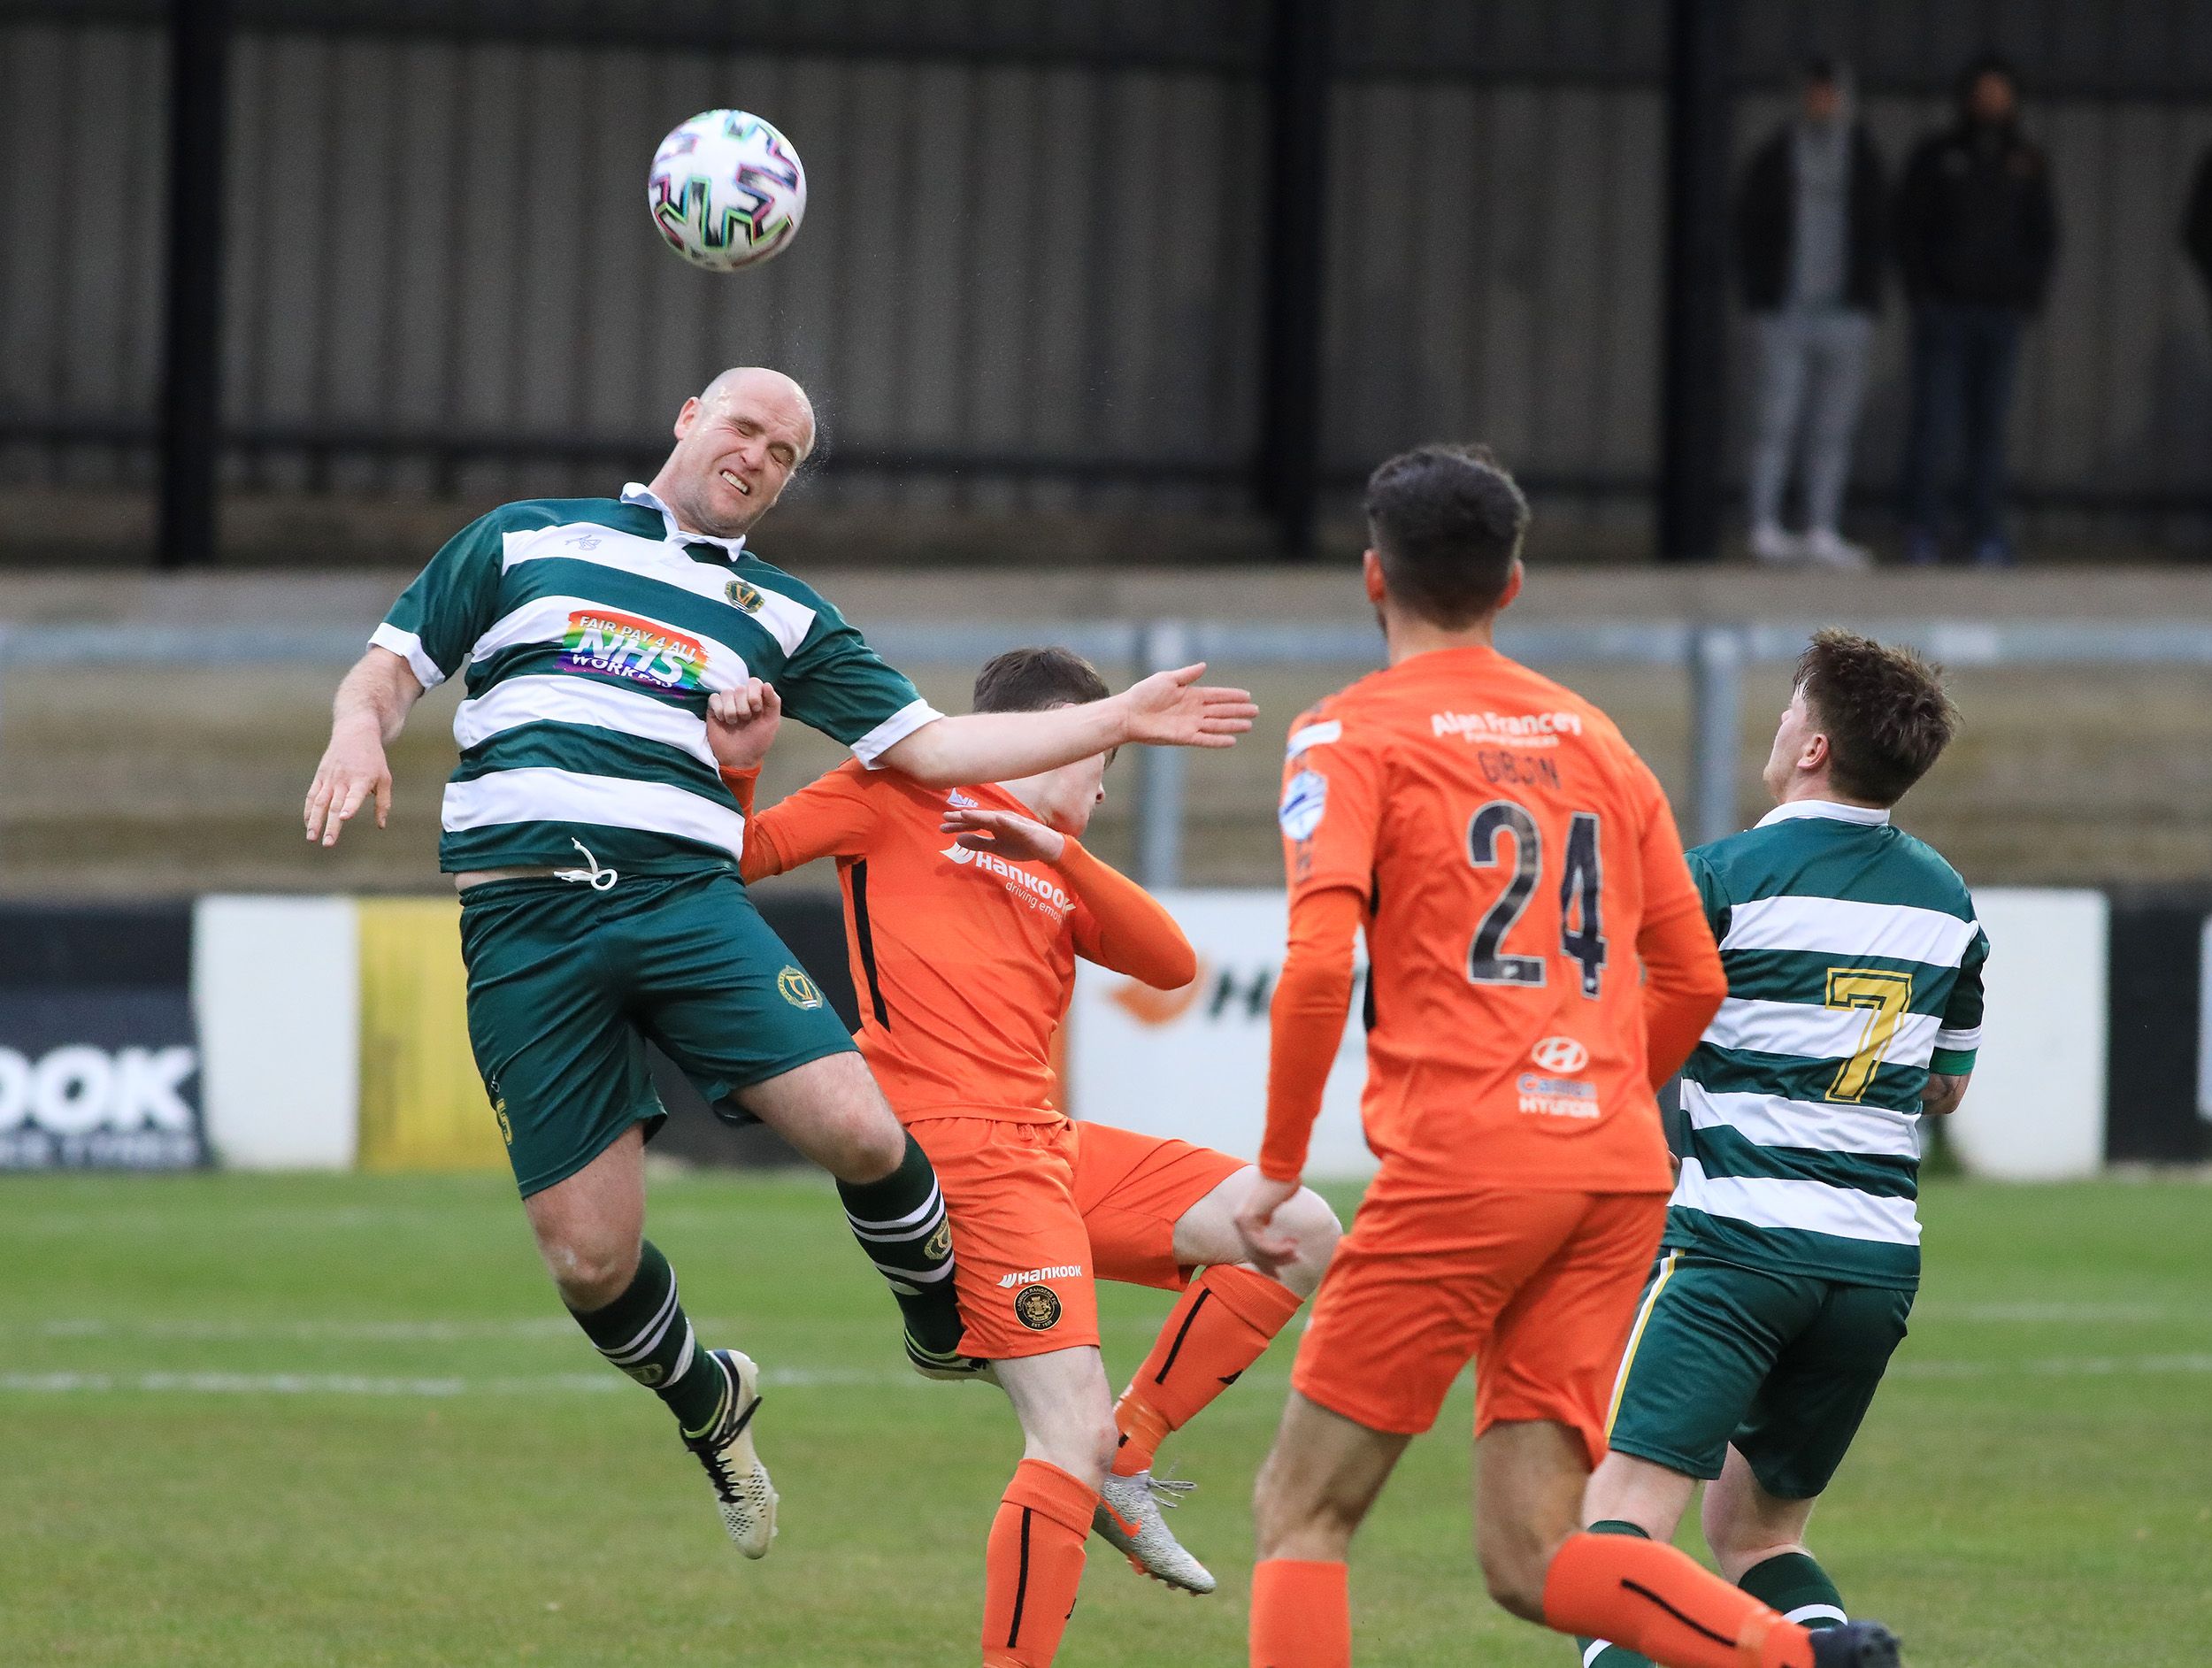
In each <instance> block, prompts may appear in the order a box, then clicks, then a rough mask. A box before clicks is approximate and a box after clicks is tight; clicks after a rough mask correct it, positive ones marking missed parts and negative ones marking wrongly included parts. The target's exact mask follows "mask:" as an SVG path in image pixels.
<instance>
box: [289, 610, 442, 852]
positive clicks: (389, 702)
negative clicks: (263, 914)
mask: <svg viewBox="0 0 2212 1668" xmlns="http://www.w3.org/2000/svg"><path fill="white" fill-rule="evenodd" d="M420 699H422V681H421V680H420V679H419V678H417V677H416V676H415V673H414V671H413V669H412V668H411V667H410V666H409V665H408V664H407V662H406V659H405V658H404V657H403V656H400V655H396V654H394V653H393V652H392V651H391V650H388V649H372V650H369V651H368V653H366V654H365V655H363V656H362V657H361V658H360V659H359V660H358V661H357V662H356V663H355V664H354V668H353V670H352V671H351V672H349V673H346V675H345V680H344V681H342V683H340V684H339V686H338V693H337V695H336V696H334V698H333V699H332V701H331V703H330V708H331V713H330V745H329V746H328V747H326V748H325V749H323V758H322V763H321V764H320V765H317V766H316V767H315V780H313V781H312V782H310V783H309V784H308V788H307V806H306V813H305V814H306V824H307V838H308V840H309V841H310V842H318V841H319V842H321V843H322V844H323V845H324V846H326V847H327V846H334V845H336V844H337V843H338V832H339V830H340V829H342V827H344V826H345V825H346V824H347V823H349V822H350V821H351V820H352V819H353V815H354V813H355V812H356V811H359V810H360V809H361V807H362V805H363V804H365V803H367V802H368V801H370V800H371V799H373V800H374V801H375V803H376V826H378V827H380V828H381V827H382V826H384V821H385V819H386V818H387V817H388V816H389V815H390V813H391V809H392V767H391V765H389V764H388V763H387V762H386V761H385V757H384V749H385V746H386V744H387V743H388V742H391V741H392V740H393V738H394V737H396V736H397V735H398V734H399V733H400V730H401V727H402V726H404V725H405V724H406V722H407V714H408V712H409V711H410V710H411V709H412V708H413V706H414V704H415V703H416V702H418V701H419V700H420Z"/></svg>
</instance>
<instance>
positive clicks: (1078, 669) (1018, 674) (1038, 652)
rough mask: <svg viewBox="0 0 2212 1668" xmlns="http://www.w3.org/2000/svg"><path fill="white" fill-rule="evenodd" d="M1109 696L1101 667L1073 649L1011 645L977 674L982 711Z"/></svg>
mask: <svg viewBox="0 0 2212 1668" xmlns="http://www.w3.org/2000/svg"><path fill="white" fill-rule="evenodd" d="M1106 696H1107V688H1106V680H1105V679H1103V678H1102V677H1100V676H1099V675H1098V668H1097V667H1095V666H1094V665H1091V663H1090V662H1089V661H1087V660H1086V659H1084V658H1083V657H1082V656H1080V655H1079V654H1077V653H1076V652H1075V650H1072V649H1059V648H1052V647H1043V648H1032V649H1009V650H1007V651H1006V652H1005V653H1004V654H1002V655H997V656H995V657H993V658H992V659H990V660H989V661H987V662H986V663H985V665H984V667H983V670H982V671H980V672H979V673H976V674H975V710H976V711H978V712H1041V711H1044V709H1045V708H1047V707H1056V706H1080V705H1082V703H1084V702H1086V701H1103V700H1104V699H1105V698H1106Z"/></svg>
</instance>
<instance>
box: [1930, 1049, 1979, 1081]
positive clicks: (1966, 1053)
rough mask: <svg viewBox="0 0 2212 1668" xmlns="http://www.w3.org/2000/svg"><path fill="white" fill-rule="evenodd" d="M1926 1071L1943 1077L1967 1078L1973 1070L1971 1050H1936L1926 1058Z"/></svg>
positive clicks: (1972, 1051) (1972, 1052)
mask: <svg viewBox="0 0 2212 1668" xmlns="http://www.w3.org/2000/svg"><path fill="white" fill-rule="evenodd" d="M1928 1070H1930V1071H1931V1072H1936V1073H1938V1074H1939V1075H1940V1076H1943V1077H1968V1076H1970V1075H1971V1074H1972V1073H1973V1070H1974V1050H1973V1049H1937V1050H1936V1051H1935V1052H1934V1053H1933V1054H1932V1055H1930V1056H1929V1057H1928Z"/></svg>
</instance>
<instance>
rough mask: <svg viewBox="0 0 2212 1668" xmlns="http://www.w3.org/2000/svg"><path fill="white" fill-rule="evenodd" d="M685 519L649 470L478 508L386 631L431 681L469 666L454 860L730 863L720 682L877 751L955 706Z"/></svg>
mask: <svg viewBox="0 0 2212 1668" xmlns="http://www.w3.org/2000/svg"><path fill="white" fill-rule="evenodd" d="M744 547H745V541H744V540H742V539H713V538H708V537H706V536H705V535H703V534H694V533H686V532H684V531H682V530H681V529H680V528H679V527H677V525H676V519H675V517H674V516H673V515H672V514H671V513H670V511H669V510H668V508H667V506H666V505H664V503H661V501H660V499H659V498H658V497H657V496H655V495H654V494H653V493H651V492H650V491H649V490H648V489H647V488H643V487H641V486H638V485H636V484H635V483H633V484H631V485H630V486H628V487H626V488H624V489H623V493H622V497H621V500H620V501H619V502H617V501H616V500H614V499H611V498H566V499H533V500H529V501H526V502H524V503H510V504H503V505H502V506H501V507H500V508H498V509H496V510H495V511H492V512H491V513H490V514H489V515H488V516H485V517H483V518H482V519H480V520H477V521H473V522H472V523H470V524H469V526H467V527H464V528H463V529H462V530H461V531H460V532H459V533H458V534H455V535H454V537H453V538H452V539H451V540H450V541H449V542H448V543H447V544H446V546H445V548H444V549H443V550H440V551H439V552H438V554H437V555H436V556H435V557H433V558H432V560H431V563H430V565H429V566H427V567H426V568H425V569H424V570H423V571H422V573H421V575H420V577H419V578H418V579H417V580H415V582H414V583H413V584H412V585H411V586H409V587H408V588H407V590H406V593H405V595H403V596H401V597H400V599H399V601H398V602H396V603H394V604H393V605H392V611H391V612H390V614H389V615H388V616H387V617H386V619H385V620H384V623H383V624H382V625H381V626H378V627H377V628H376V634H375V635H374V636H373V637H372V638H371V639H370V640H369V641H370V642H372V643H373V644H374V645H375V646H376V647H378V648H380V649H388V650H391V651H392V652H393V653H394V654H396V655H403V656H404V657H406V659H407V664H408V665H410V666H411V667H412V668H413V669H414V673H415V676H416V677H418V678H419V679H420V680H422V683H423V686H424V688H430V687H431V686H433V685H434V684H438V683H442V682H443V681H444V680H446V679H447V678H449V677H451V676H453V675H454V674H455V673H462V672H464V671H465V674H466V679H467V685H466V687H467V690H468V696H467V698H466V699H465V700H464V701H463V702H462V703H461V704H460V707H459V709H458V710H457V711H456V712H455V713H454V716H453V735H454V739H455V740H456V741H457V742H459V743H460V744H461V762H460V765H459V766H458V768H457V769H456V770H455V771H454V773H453V776H452V780H449V782H448V783H447V784H446V790H445V806H444V819H443V820H444V834H443V836H442V838H441V839H440V840H439V842H438V865H439V867H441V868H442V869H444V870H446V871H448V872H457V871H461V870H466V869H486V868H503V867H509V866H523V865H528V866H537V865H573V864H577V863H579V862H580V857H579V855H578V853H579V848H580V847H581V848H582V849H586V850H588V851H589V852H590V854H591V855H592V857H595V859H596V860H597V861H598V862H599V863H600V864H602V865H605V866H607V867H610V868H614V869H618V870H623V871H627V872H632V873H639V874H653V873H669V872H678V871H681V870H686V869H693V868H698V867H701V866H703V865H705V866H712V865H724V866H730V867H733V866H734V865H735V862H736V859H737V857H738V855H739V853H740V852H741V850H742V849H743V847H744V841H745V819H744V818H743V817H742V816H741V814H740V813H739V811H738V808H737V802H736V801H735V800H734V799H733V798H732V797H731V796H730V793H729V790H728V789H727V788H725V787H724V786H723V785H722V780H721V777H720V775H719V774H718V772H717V771H716V768H715V763H714V755H713V753H712V751H711V750H710V749H709V748H708V745H707V726H706V709H707V697H708V696H710V695H712V694H713V693H714V692H715V691H717V690H719V689H727V688H733V687H734V686H735V685H736V684H738V683H739V682H741V680H744V679H746V678H748V677H756V678H765V679H767V680H769V681H770V682H772V683H773V684H774V685H775V686H776V691H777V693H778V694H779V695H780V696H781V697H782V698H783V708H784V711H786V712H787V713H788V714H789V715H790V716H792V717H793V718H795V719H799V720H800V721H801V722H802V723H804V724H808V725H810V726H813V727H814V728H816V729H818V730H821V731H823V732H825V733H826V734H830V735H833V736H834V737H836V738H837V739H838V740H839V741H841V742H845V743H846V744H847V745H849V747H851V749H852V750H853V752H854V753H855V754H856V756H857V757H859V758H860V760H861V762H862V763H864V764H869V765H872V764H873V763H874V762H875V760H876V758H877V757H878V756H879V755H880V754H881V753H882V752H883V750H884V749H886V748H887V747H890V746H892V745H893V744H894V743H895V742H898V741H900V740H901V739H902V738H903V737H905V736H907V735H910V734H913V732H914V731H916V730H918V729H919V728H920V727H921V726H923V725H925V724H926V723H928V722H929V721H930V720H931V719H934V718H936V717H937V716H938V713H937V711H936V710H935V709H934V708H933V707H932V706H931V705H930V704H929V703H927V702H926V701H924V700H923V699H922V698H921V696H919V695H918V694H917V693H916V692H915V688H914V686H913V685H912V684H911V683H910V682H909V681H908V680H906V679H905V678H904V677H903V676H902V675H901V674H900V673H897V672H895V671H893V670H892V669H891V668H890V667H889V666H887V665H885V664H884V663H883V661H882V660H881V659H879V657H877V655H876V652H875V650H872V649H871V648H869V646H868V644H867V642H866V641H865V640H864V638H863V637H862V636H861V634H859V632H857V631H856V630H855V629H854V628H853V627H852V626H849V625H847V624H846V623H845V621H844V619H842V617H841V616H840V615H839V613H838V611H836V610H835V609H834V608H832V607H831V606H830V605H829V603H826V602H825V601H824V600H823V599H822V598H821V597H820V596H818V595H816V594H815V592H814V591H813V590H811V589H810V588H808V587H807V586H805V585H803V584H801V583H800V582H799V581H798V580H795V579H793V578H792V577H791V576H790V575H789V574H788V573H783V572H782V571H781V570H780V569H777V568H773V567H771V566H769V565H768V564H767V563H765V562H764V561H762V560H761V559H760V558H759V557H756V556H753V555H751V554H750V553H749V552H748V551H747V550H745V548H744Z"/></svg>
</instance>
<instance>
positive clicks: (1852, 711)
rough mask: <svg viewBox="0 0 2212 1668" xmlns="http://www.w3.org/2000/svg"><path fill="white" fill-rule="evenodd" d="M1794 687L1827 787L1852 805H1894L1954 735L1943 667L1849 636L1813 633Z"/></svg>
mask: <svg viewBox="0 0 2212 1668" xmlns="http://www.w3.org/2000/svg"><path fill="white" fill-rule="evenodd" d="M1797 687H1798V688H1801V689H1802V690H1803V691H1804V692H1805V705H1806V708H1807V710H1808V711H1810V712H1811V714H1812V717H1813V721H1814V722H1815V723H1816V724H1817V725H1818V726H1820V728H1821V731H1822V733H1823V734H1825V735H1826V736H1827V738H1828V756H1829V760H1830V764H1829V767H1828V770H1829V777H1830V780H1832V781H1833V782H1834V783H1835V785H1836V786H1837V787H1839V788H1841V789H1843V791H1844V792H1845V793H1847V794H1849V795H1850V796H1852V797H1853V798H1854V799H1866V800H1871V801H1872V802H1873V803H1876V804H1878V805H1893V804H1895V803H1897V802H1898V801H1899V800H1901V799H1902V798H1903V797H1904V796H1905V790H1906V789H1907V788H1910V787H1911V786H1912V785H1913V784H1914V783H1915V782H1916V781H1918V780H1920V779H1921V778H1922V777H1923V776H1925V775H1926V774H1927V773H1928V770H1929V767H1930V766H1931V765H1933V764H1934V763H1935V762H1936V760H1937V759H1938V758H1939V757H1940V756H1941V755H1942V752H1943V749H1945V748H1946V747H1948V746H1949V745H1950V743H1951V737H1952V736H1953V735H1954V734H1955V733H1956V732H1957V730H1958V725H1959V712H1958V709H1957V708H1956V707H1955V706H1953V705H1952V704H1951V697H1950V696H1947V695H1946V694H1945V693H1944V692H1943V668H1942V667H1940V666H1939V665H1935V664H1934V663H1932V662H1931V661H1928V660H1924V659H1923V658H1922V657H1920V656H1919V655H1918V654H1916V653H1915V652H1914V651H1913V650H1910V649H1885V648H1883V647H1882V645H1881V644H1879V643H1878V642H1875V641H1874V640H1873V639H1872V638H1871V637H1862V636H1860V635H1858V634H1856V633H1855V632H1848V631H1839V630H1837V629H1835V628H1833V627H1831V628H1830V629H1828V630H1826V631H1819V632H1815V633H1814V634H1813V640H1812V642H1810V643H1809V644H1808V645H1807V647H1806V650H1805V652H1804V653H1803V654H1802V655H1801V656H1800V657H1798V662H1797Z"/></svg>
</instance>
